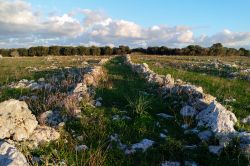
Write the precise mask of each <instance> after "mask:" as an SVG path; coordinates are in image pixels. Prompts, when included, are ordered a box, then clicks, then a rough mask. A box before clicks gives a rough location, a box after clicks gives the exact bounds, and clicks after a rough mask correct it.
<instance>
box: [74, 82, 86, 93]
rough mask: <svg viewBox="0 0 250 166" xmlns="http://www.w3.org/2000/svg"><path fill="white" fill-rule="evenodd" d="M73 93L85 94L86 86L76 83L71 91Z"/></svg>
mask: <svg viewBox="0 0 250 166" xmlns="http://www.w3.org/2000/svg"><path fill="white" fill-rule="evenodd" d="M73 92H74V93H82V92H87V86H86V84H83V83H78V84H77V85H76V87H75V89H74V90H73Z"/></svg>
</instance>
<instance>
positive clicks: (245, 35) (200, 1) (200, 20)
mask: <svg viewBox="0 0 250 166" xmlns="http://www.w3.org/2000/svg"><path fill="white" fill-rule="evenodd" d="M9 6H11V7H12V8H13V6H14V7H15V8H16V11H15V12H14V13H11V12H13V11H9ZM0 7H1V8H2V9H1V8H0V17H2V20H1V18H0V25H1V24H2V27H6V29H3V30H2V34H1V32H0V46H1V45H2V46H5V45H6V46H8V47H9V43H10V40H11V42H12V43H13V41H16V45H14V46H16V47H17V46H18V43H20V39H21V37H19V36H22V37H25V38H26V40H25V41H26V42H25V41H24V42H22V43H23V44H24V46H30V45H46V44H47V45H51V44H65V45H79V44H95V45H119V44H127V45H131V46H133V47H137V46H142V47H146V46H149V45H167V46H170V47H184V46H186V45H189V44H200V45H202V46H209V45H211V44H212V43H214V42H221V43H223V44H225V45H226V46H230V47H236V48H238V47H247V48H248V47H249V48H250V22H249V21H248V20H249V18H250V10H249V9H250V0H157V1H153V0H143V1H142V0H141V1H139V0H137V1H136V0H126V1H117V0H105V1H104V0H0ZM6 13H7V14H8V13H9V15H6ZM37 13H39V14H37ZM72 13H74V14H72ZM5 17H6V18H5ZM18 17H22V18H23V19H21V20H22V21H21V22H20V23H18V25H16V24H17V22H14V21H13V23H11V25H12V26H10V23H9V22H7V21H6V19H7V18H15V19H16V20H18V21H20V18H18ZM26 17H27V18H26ZM29 19H30V20H32V22H33V20H37V21H35V22H33V25H34V24H35V25H37V26H32V25H28V22H27V21H26V22H25V21H23V20H29ZM86 22H88V25H87V24H86ZM13 25H16V28H17V29H15V27H14V29H9V28H10V27H13ZM20 25H22V26H23V27H26V26H27V27H26V28H25V29H26V30H27V31H29V32H31V33H30V36H27V34H28V33H27V32H25V30H24V28H23V29H21V30H20ZM59 25H60V27H62V28H60V30H59V29H58V28H59ZM57 26H58V28H57ZM49 27H52V29H47V30H46V28H49ZM18 28H19V29H18ZM53 28H55V29H53ZM29 29H30V30H29ZM5 31H6V32H5ZM19 31H20V32H19ZM57 31H59V32H57ZM3 32H5V34H3ZM11 32H13V34H11ZM14 32H18V33H17V34H14ZM6 34H8V35H6ZM130 34H131V35H130ZM157 37H158V38H157ZM31 40H32V42H31ZM34 41H35V42H34ZM59 41H61V42H59ZM62 41H63V42H62Z"/></svg>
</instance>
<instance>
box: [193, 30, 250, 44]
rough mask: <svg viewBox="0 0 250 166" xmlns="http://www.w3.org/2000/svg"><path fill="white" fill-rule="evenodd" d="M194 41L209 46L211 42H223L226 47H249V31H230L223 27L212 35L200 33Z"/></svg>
mask: <svg viewBox="0 0 250 166" xmlns="http://www.w3.org/2000/svg"><path fill="white" fill-rule="evenodd" d="M196 42H197V43H198V44H202V45H205V46H210V45H212V44H213V43H223V45H225V46H228V47H236V48H239V47H241V46H244V47H247V48H250V32H232V31H230V30H229V29H224V30H223V31H222V32H219V33H216V34H214V35H212V36H207V35H202V36H200V37H199V38H198V39H197V41H196Z"/></svg>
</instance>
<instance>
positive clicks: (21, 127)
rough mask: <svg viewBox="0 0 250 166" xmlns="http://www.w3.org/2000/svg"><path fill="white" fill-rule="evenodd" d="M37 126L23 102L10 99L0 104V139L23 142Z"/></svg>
mask: <svg viewBox="0 0 250 166" xmlns="http://www.w3.org/2000/svg"><path fill="white" fill-rule="evenodd" d="M37 124H38V122H37V120H36V117H35V116H34V115H33V114H32V113H31V111H30V110H29V108H28V105H27V104H26V103H25V102H24V101H18V100H14V99H10V100H7V101H4V102H2V103H0V139H4V138H10V137H13V140H16V141H22V140H25V139H27V138H29V136H30V134H31V133H32V132H33V131H34V129H35V128H36V127H37Z"/></svg>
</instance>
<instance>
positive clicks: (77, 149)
mask: <svg viewBox="0 0 250 166" xmlns="http://www.w3.org/2000/svg"><path fill="white" fill-rule="evenodd" d="M75 150H76V151H78V152H79V151H85V150H88V147H87V146H86V145H78V146H76V147H75Z"/></svg>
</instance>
